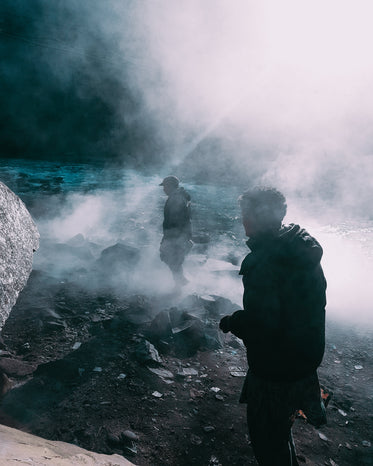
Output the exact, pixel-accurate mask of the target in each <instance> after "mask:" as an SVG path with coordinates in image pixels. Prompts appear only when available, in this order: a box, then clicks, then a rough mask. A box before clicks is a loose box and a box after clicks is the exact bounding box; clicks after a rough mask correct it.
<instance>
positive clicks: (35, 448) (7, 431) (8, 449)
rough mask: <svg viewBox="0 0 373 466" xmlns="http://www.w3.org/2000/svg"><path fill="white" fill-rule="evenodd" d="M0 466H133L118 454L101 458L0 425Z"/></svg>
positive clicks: (81, 449)
mask: <svg viewBox="0 0 373 466" xmlns="http://www.w3.org/2000/svg"><path fill="white" fill-rule="evenodd" d="M0 437H1V443H0V466H5V465H12V464H14V465H20V464H32V465H34V466H71V465H79V464H82V465H83V464H84V465H85V466H134V465H133V463H130V462H129V461H128V460H126V459H125V458H123V457H122V456H120V455H103V454H99V453H93V452H91V451H88V450H84V449H83V448H80V447H78V446H76V445H72V444H69V443H65V442H57V441H51V440H45V439H42V438H40V437H36V436H35V435H31V434H27V433H26V432H22V431H20V430H17V429H12V428H10V427H6V426H3V425H0Z"/></svg>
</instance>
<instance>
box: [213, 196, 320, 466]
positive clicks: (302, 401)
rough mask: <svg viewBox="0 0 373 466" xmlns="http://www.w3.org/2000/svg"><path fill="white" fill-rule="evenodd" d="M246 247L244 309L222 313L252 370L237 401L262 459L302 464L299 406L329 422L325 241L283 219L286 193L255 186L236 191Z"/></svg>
mask: <svg viewBox="0 0 373 466" xmlns="http://www.w3.org/2000/svg"><path fill="white" fill-rule="evenodd" d="M239 202H240V206H241V210H242V223H243V226H244V229H245V232H246V235H247V236H248V237H249V240H248V241H247V245H248V247H249V249H250V252H249V254H248V255H247V256H246V257H245V259H244V260H243V262H242V265H241V270H240V274H241V275H242V280H243V285H244V295H243V310H239V311H237V312H235V313H233V314H232V315H230V316H225V317H223V318H222V319H221V321H220V328H221V330H223V332H225V333H226V332H229V331H230V332H232V333H233V334H234V335H236V336H237V337H238V338H241V339H242V340H243V342H244V344H245V346H246V350H247V361H248V366H249V370H248V373H247V376H246V379H245V383H244V386H243V389H242V393H241V398H240V402H242V403H247V422H248V427H249V434H250V439H251V443H252V447H253V450H254V454H255V457H256V459H257V461H258V463H259V464H260V465H265V466H282V465H286V466H288V465H292V466H294V465H298V462H297V458H296V454H295V448H294V443H293V440H292V435H291V427H292V424H293V421H294V419H295V414H296V412H297V411H298V410H302V411H303V412H304V413H305V415H306V416H307V419H308V422H310V423H311V424H313V425H321V424H324V423H325V422H326V417H325V408H324V405H323V403H322V401H321V396H320V386H319V381H318V376H317V372H316V369H317V368H318V366H319V365H320V363H321V361H322V358H323V354H324V347H325V305H326V294H325V293H326V280H325V277H324V274H323V270H322V268H321V265H320V260H321V257H322V254H323V250H322V248H321V246H320V244H319V243H318V242H317V241H316V239H315V238H313V237H312V236H311V235H310V234H309V233H308V232H307V231H306V230H304V229H302V228H301V227H300V226H299V225H295V224H290V225H283V224H282V220H283V218H284V216H285V214H286V209H287V205H286V200H285V197H284V196H283V195H282V194H281V193H280V192H279V191H277V190H276V189H273V188H261V187H259V188H254V189H251V190H248V191H245V193H244V194H242V196H240V198H239Z"/></svg>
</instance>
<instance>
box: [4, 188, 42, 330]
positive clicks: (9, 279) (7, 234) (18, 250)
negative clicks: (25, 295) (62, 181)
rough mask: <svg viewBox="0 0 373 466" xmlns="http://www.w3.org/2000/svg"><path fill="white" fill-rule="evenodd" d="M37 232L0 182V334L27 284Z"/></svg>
mask: <svg viewBox="0 0 373 466" xmlns="http://www.w3.org/2000/svg"><path fill="white" fill-rule="evenodd" d="M38 247H39V232H38V230H37V228H36V225H35V222H34V221H33V219H32V217H31V215H30V214H29V212H28V210H27V208H26V206H25V204H24V203H23V202H22V201H21V199H20V198H19V197H18V196H16V195H15V194H14V193H13V192H12V191H11V190H10V189H9V188H8V187H7V186H5V184H3V183H1V182H0V330H1V329H2V327H3V326H4V323H5V321H6V319H7V318H8V316H9V313H10V311H11V309H12V307H13V306H14V304H15V303H16V301H17V298H18V295H19V292H20V291H21V290H22V289H23V288H24V286H25V285H26V283H27V280H28V277H29V275H30V273H31V270H32V260H33V253H34V251H36V250H37V249H38Z"/></svg>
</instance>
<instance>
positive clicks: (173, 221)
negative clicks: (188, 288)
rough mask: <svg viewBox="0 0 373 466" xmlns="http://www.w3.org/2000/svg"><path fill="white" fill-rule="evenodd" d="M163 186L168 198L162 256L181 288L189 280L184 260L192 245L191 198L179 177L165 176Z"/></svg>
mask: <svg viewBox="0 0 373 466" xmlns="http://www.w3.org/2000/svg"><path fill="white" fill-rule="evenodd" d="M160 186H163V190H164V192H165V194H166V195H167V196H168V199H167V201H166V203H165V206H164V220H163V238H162V241H161V245H160V258H161V260H162V261H163V262H165V263H166V264H167V265H168V267H169V268H170V270H171V272H172V275H173V278H174V281H175V286H176V287H177V288H179V287H180V286H183V285H185V284H186V283H187V282H188V280H187V279H186V278H185V276H184V272H183V262H184V259H185V256H186V254H187V253H188V252H189V250H190V248H191V247H192V245H193V243H192V227H191V220H190V218H191V207H190V204H191V198H190V195H189V194H188V193H187V192H186V191H185V189H184V188H182V187H180V186H179V179H178V178H177V177H176V176H174V175H170V176H167V177H166V178H164V180H163V181H162V183H160Z"/></svg>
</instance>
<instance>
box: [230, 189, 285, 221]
mask: <svg viewBox="0 0 373 466" xmlns="http://www.w3.org/2000/svg"><path fill="white" fill-rule="evenodd" d="M238 202H239V203H240V206H241V209H242V214H243V216H245V215H254V216H255V218H256V221H257V222H259V223H260V224H261V225H262V226H263V227H265V228H268V229H272V228H279V227H280V226H281V223H282V220H283V218H284V217H285V215H286V209H287V205H286V199H285V196H284V195H283V194H282V193H281V192H280V191H278V190H277V189H275V188H271V187H266V186H257V187H255V188H252V189H248V190H246V191H245V192H244V193H243V194H241V196H240V197H239V198H238Z"/></svg>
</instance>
